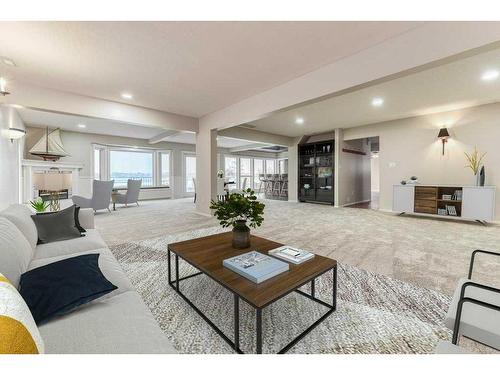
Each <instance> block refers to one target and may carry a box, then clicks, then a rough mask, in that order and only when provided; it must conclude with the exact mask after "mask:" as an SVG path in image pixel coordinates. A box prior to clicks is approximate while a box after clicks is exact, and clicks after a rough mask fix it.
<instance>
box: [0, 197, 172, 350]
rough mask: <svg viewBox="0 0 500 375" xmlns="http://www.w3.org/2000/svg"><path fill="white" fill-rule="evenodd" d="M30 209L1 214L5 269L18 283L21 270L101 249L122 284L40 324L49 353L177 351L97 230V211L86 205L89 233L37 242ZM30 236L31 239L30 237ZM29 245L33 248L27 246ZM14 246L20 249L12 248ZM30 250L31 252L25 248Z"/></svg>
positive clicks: (106, 270)
mask: <svg viewBox="0 0 500 375" xmlns="http://www.w3.org/2000/svg"><path fill="white" fill-rule="evenodd" d="M30 215H31V211H30V210H29V209H28V208H27V207H25V206H22V205H12V206H10V207H9V208H7V209H6V210H4V211H1V212H0V272H1V273H2V274H4V275H5V276H7V277H8V278H9V280H10V281H11V283H12V284H14V285H15V286H16V287H18V284H19V278H20V276H21V274H22V273H24V272H26V271H28V270H31V269H33V268H36V267H40V266H43V265H45V264H49V263H52V262H56V261H58V260H62V259H65V258H70V257H74V256H78V255H83V254H92V253H99V254H100V255H99V268H100V269H101V271H102V273H103V274H104V276H105V277H106V278H107V279H108V280H109V281H110V282H111V283H113V284H114V285H116V286H117V287H118V288H117V289H116V290H114V291H113V292H111V293H109V294H106V295H105V296H102V297H100V298H99V299H97V300H95V301H92V302H90V303H88V304H86V305H84V306H81V307H80V308H78V309H76V310H74V311H72V312H70V313H68V314H66V315H64V316H61V317H58V318H55V319H53V320H50V321H48V322H47V323H44V324H41V325H40V326H39V330H40V333H41V335H42V338H43V341H44V344H45V352H46V353H54V354H57V353H76V354H78V353H82V354H83V353H104V354H106V353H175V352H176V351H175V349H174V347H173V346H172V344H171V343H170V342H169V341H168V340H167V338H166V336H165V334H164V333H163V332H162V331H161V329H160V327H159V326H158V323H157V322H156V320H155V319H154V317H153V315H152V314H151V312H150V311H149V309H148V308H147V307H146V305H145V304H144V302H143V301H142V299H141V297H140V296H139V294H138V293H137V292H136V291H135V290H134V288H133V286H132V285H131V283H130V281H129V280H128V279H127V277H126V275H125V273H124V272H123V270H122V269H121V267H120V265H119V263H118V261H117V260H116V259H115V257H114V256H113V254H112V253H111V251H110V250H109V248H108V247H107V246H106V244H105V243H104V241H103V239H102V238H101V236H100V235H99V232H98V231H97V230H96V229H94V214H93V212H92V209H81V210H80V215H79V220H80V224H81V226H82V227H83V228H85V229H86V231H87V232H86V235H85V237H81V238H77V239H72V240H67V241H59V242H52V243H48V244H41V245H37V244H36V243H37V239H38V235H37V231H36V226H35V225H34V223H33V220H32V219H31V217H30ZM25 240H26V241H25ZM27 243H28V244H29V247H28V245H27ZM13 249H15V251H13ZM26 249H27V250H26Z"/></svg>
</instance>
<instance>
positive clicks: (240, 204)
mask: <svg viewBox="0 0 500 375" xmlns="http://www.w3.org/2000/svg"><path fill="white" fill-rule="evenodd" d="M264 207H265V204H264V203H261V202H259V201H258V200H257V196H256V195H255V192H254V191H253V190H252V189H246V190H243V192H241V193H231V194H229V196H228V197H227V199H225V200H224V201H214V200H212V202H211V204H210V209H212V210H214V216H215V217H217V220H219V222H220V225H222V227H223V228H227V227H229V226H232V227H233V247H234V248H236V249H244V248H246V247H249V246H250V228H249V227H248V226H250V227H252V228H257V227H260V226H261V225H262V222H263V221H264ZM247 224H248V226H247Z"/></svg>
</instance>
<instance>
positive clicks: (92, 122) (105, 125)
mask: <svg viewBox="0 0 500 375" xmlns="http://www.w3.org/2000/svg"><path fill="white" fill-rule="evenodd" d="M17 111H18V112H19V115H20V116H21V119H22V120H23V122H24V123H25V124H26V125H28V126H33V127H46V126H48V127H50V128H61V129H62V130H67V131H73V132H79V133H93V134H103V135H113V136H117V137H130V138H139V139H150V138H152V137H154V136H156V135H159V134H160V133H163V132H164V131H165V130H164V129H160V128H156V127H155V128H153V127H151V128H148V127H145V126H137V125H133V124H127V123H123V122H117V121H110V120H102V119H96V118H90V117H83V116H76V115H68V114H61V113H53V112H45V111H38V110H34V109H29V108H17ZM78 124H84V125H85V128H84V129H82V128H79V127H78ZM166 141H167V142H174V143H187V144H195V143H196V138H195V134H194V133H188V132H178V133H176V134H174V135H172V136H170V137H169V138H168V139H167V140H166ZM251 144H252V142H249V141H245V140H241V139H235V138H229V137H222V136H218V137H217V146H219V147H223V148H232V147H242V146H248V145H251Z"/></svg>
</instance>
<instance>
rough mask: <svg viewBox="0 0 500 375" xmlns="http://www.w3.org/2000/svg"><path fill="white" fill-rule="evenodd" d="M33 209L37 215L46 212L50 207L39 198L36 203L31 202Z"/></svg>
mask: <svg viewBox="0 0 500 375" xmlns="http://www.w3.org/2000/svg"><path fill="white" fill-rule="evenodd" d="M30 204H31V207H33V209H34V210H35V211H36V213H37V214H39V213H42V212H45V211H46V210H47V207H49V204H50V203H49V202H47V201H44V200H43V199H42V198H40V197H38V198H37V199H35V200H34V201H30Z"/></svg>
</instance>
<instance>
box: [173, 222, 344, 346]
mask: <svg viewBox="0 0 500 375" xmlns="http://www.w3.org/2000/svg"><path fill="white" fill-rule="evenodd" d="M231 242H232V233H231V232H226V233H221V234H216V235H213V236H208V237H202V238H196V239H193V240H188V241H182V242H177V243H172V244H169V245H168V282H169V284H170V286H171V287H172V288H174V289H175V290H176V292H177V293H178V294H179V295H180V296H181V297H182V298H183V299H184V300H185V301H186V302H187V303H188V304H189V305H190V306H191V307H192V308H193V309H194V310H195V311H196V312H197V313H198V314H199V315H200V316H201V317H202V318H203V319H204V320H205V321H206V322H207V323H208V324H209V325H210V326H211V327H212V328H213V329H214V330H215V331H216V332H217V333H218V334H219V335H220V336H221V337H222V338H223V339H224V340H225V341H226V342H227V343H228V344H229V345H231V346H232V347H233V348H234V350H235V351H236V352H237V353H243V352H242V351H241V349H240V345H239V331H240V329H239V320H240V319H239V301H240V299H243V300H244V301H246V302H247V303H248V304H250V305H251V306H253V307H254V308H255V309H256V340H257V353H259V354H260V353H262V310H263V309H264V308H265V307H266V306H268V305H270V304H271V303H273V302H275V301H277V300H279V299H280V298H283V297H284V296H286V295H287V294H289V293H291V292H297V293H299V294H300V295H302V296H304V297H307V298H309V299H311V300H313V301H314V302H317V303H319V304H321V305H323V306H325V307H327V308H328V311H327V312H326V313H325V314H323V315H322V316H321V317H320V318H319V319H318V320H316V321H315V322H314V323H313V324H312V325H310V326H309V327H308V328H307V329H306V330H305V331H303V332H302V333H301V334H300V335H298V336H297V337H296V338H295V339H293V340H292V341H291V342H290V343H289V344H288V345H286V346H285V347H284V348H282V349H281V350H280V351H279V353H285V352H286V351H288V350H289V349H290V348H291V347H292V346H294V345H295V344H296V343H297V342H299V341H300V340H301V339H302V338H304V337H305V336H306V335H307V334H308V333H309V332H311V331H312V330H313V329H314V328H315V327H316V326H317V325H319V324H320V323H321V322H322V321H323V320H325V319H326V318H327V317H328V316H329V315H330V314H331V313H333V312H334V311H335V309H336V306H337V261H336V260H333V259H330V258H325V257H322V256H320V255H316V256H315V257H314V258H313V259H311V260H309V261H307V262H305V263H302V264H299V265H295V264H291V263H289V265H290V269H289V270H288V271H286V272H283V273H281V274H279V275H277V276H275V277H273V278H271V279H268V280H266V281H264V282H262V283H260V284H256V283H253V282H251V281H250V280H247V279H246V278H244V277H242V276H240V275H238V274H237V273H236V272H233V271H231V270H229V269H228V268H226V267H224V266H223V265H222V261H223V260H224V259H227V258H230V257H233V256H236V255H239V254H243V253H246V252H249V251H251V250H257V251H259V252H261V253H263V254H266V255H267V252H268V251H269V250H271V249H275V248H277V247H280V246H283V245H282V244H280V243H278V242H274V241H269V240H266V239H264V238H261V237H257V236H251V246H250V247H249V248H247V249H234V248H233V247H232V245H231ZM171 253H173V254H174V258H175V279H174V280H172V279H171V277H172V265H171V257H172V254H171ZM179 258H181V259H182V260H184V261H185V262H187V263H189V264H190V265H191V266H193V267H195V268H197V269H198V270H199V271H200V272H196V273H194V274H191V275H189V276H185V277H182V278H179ZM328 271H332V272H333V288H332V297H333V302H332V303H331V304H329V303H327V302H325V301H322V300H320V299H318V298H316V296H315V280H316V278H317V277H319V276H321V275H323V274H324V273H326V272H328ZM198 275H207V276H208V277H210V278H211V279H213V280H214V281H216V282H217V283H219V284H220V285H222V286H223V287H224V288H226V289H228V290H229V291H230V292H231V293H233V295H234V340H231V339H230V338H229V337H227V335H226V334H224V333H223V332H222V331H221V330H220V329H219V328H218V327H217V326H216V325H215V324H214V323H213V322H212V321H211V320H210V319H209V318H208V317H207V316H206V315H205V314H204V313H203V312H202V311H201V310H200V309H199V308H198V307H196V306H195V305H194V304H193V302H191V300H189V298H188V297H187V296H186V295H185V294H183V293H182V291H181V287H180V286H181V281H183V280H186V279H189V278H192V277H195V276H198ZM307 283H311V294H308V293H305V292H304V291H302V290H299V289H298V288H300V287H301V286H303V285H305V284H307ZM293 314H295V313H291V314H290V316H291V317H292V316H293ZM291 319H293V318H291Z"/></svg>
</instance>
